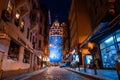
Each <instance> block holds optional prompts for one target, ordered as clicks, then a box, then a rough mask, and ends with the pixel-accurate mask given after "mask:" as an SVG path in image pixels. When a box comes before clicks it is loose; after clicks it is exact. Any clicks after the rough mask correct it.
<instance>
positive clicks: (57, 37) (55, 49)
mask: <svg viewBox="0 0 120 80" xmlns="http://www.w3.org/2000/svg"><path fill="white" fill-rule="evenodd" d="M62 34H63V31H62V27H60V24H59V22H58V20H55V22H54V23H53V24H52V26H51V28H50V30H49V50H50V55H49V60H50V62H60V61H61V59H62Z"/></svg>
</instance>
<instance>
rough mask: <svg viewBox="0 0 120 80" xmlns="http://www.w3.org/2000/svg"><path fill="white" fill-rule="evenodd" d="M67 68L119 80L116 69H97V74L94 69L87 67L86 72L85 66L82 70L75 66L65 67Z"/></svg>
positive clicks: (105, 78)
mask: <svg viewBox="0 0 120 80" xmlns="http://www.w3.org/2000/svg"><path fill="white" fill-rule="evenodd" d="M65 69H68V70H72V71H75V72H77V73H80V74H84V75H88V76H91V77H96V78H102V79H103V80H119V79H118V75H117V71H116V70H102V69H97V75H95V74H94V70H93V69H86V72H84V68H81V69H80V71H79V70H78V68H74V69H73V68H65Z"/></svg>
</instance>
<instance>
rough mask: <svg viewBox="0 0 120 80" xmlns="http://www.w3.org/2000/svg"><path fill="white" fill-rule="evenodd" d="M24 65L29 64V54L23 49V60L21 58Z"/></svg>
mask: <svg viewBox="0 0 120 80" xmlns="http://www.w3.org/2000/svg"><path fill="white" fill-rule="evenodd" d="M23 62H24V63H29V62H30V52H29V51H28V50H26V49H25V51H24V58H23Z"/></svg>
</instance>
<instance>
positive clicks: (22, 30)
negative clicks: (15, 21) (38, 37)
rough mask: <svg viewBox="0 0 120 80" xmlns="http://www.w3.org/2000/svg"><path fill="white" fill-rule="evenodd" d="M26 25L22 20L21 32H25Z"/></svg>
mask: <svg viewBox="0 0 120 80" xmlns="http://www.w3.org/2000/svg"><path fill="white" fill-rule="evenodd" d="M24 25H25V22H24V21H23V20H22V21H21V23H20V31H21V32H24Z"/></svg>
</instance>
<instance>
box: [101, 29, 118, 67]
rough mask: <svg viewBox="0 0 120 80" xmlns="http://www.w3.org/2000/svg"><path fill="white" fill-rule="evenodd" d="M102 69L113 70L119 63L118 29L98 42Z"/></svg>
mask: <svg viewBox="0 0 120 80" xmlns="http://www.w3.org/2000/svg"><path fill="white" fill-rule="evenodd" d="M99 46H100V53H101V59H102V65H103V68H115V67H116V62H117V61H120V53H119V52H120V29H118V30H116V31H115V32H113V33H112V34H110V35H108V36H107V37H105V38H103V39H102V40H101V41H100V42H99Z"/></svg>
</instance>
